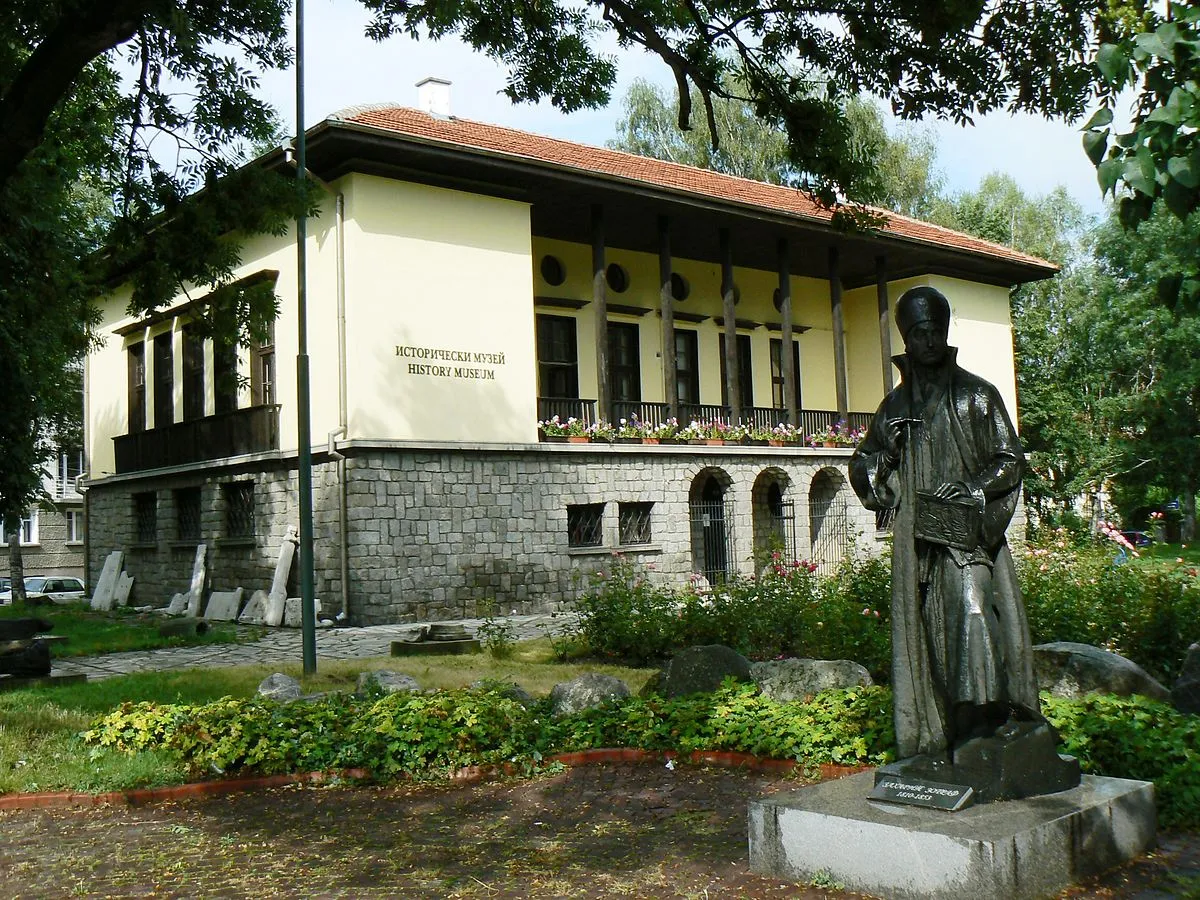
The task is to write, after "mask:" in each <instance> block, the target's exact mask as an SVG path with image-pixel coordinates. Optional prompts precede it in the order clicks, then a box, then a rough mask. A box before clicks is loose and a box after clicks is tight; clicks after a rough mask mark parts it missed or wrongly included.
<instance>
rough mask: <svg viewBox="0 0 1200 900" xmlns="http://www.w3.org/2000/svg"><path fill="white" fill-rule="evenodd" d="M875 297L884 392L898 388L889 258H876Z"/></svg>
mask: <svg viewBox="0 0 1200 900" xmlns="http://www.w3.org/2000/svg"><path fill="white" fill-rule="evenodd" d="M875 297H876V300H877V302H878V306H879V353H880V355H881V356H882V357H883V392H884V393H885V394H888V393H891V390H892V388H893V387H895V386H896V381H895V378H894V376H893V374H892V323H891V320H890V316H889V315H888V278H887V257H886V256H884V255H883V254H882V253H881V254H880V255H879V256H876V257H875Z"/></svg>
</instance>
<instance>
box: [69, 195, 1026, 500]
mask: <svg viewBox="0 0 1200 900" xmlns="http://www.w3.org/2000/svg"><path fill="white" fill-rule="evenodd" d="M335 187H337V188H339V189H341V190H343V191H344V193H345V206H346V232H345V249H346V258H345V271H346V304H347V321H346V333H347V345H348V352H347V358H346V363H345V365H346V372H347V394H348V397H349V411H348V419H349V431H348V434H347V437H348V438H351V439H354V438H361V439H415V440H443V441H478V442H526V441H533V440H535V425H536V418H537V411H536V397H537V365H536V346H535V330H534V314H535V306H534V303H533V301H532V298H533V297H534V296H545V297H557V298H563V299H573V300H581V301H588V305H586V306H585V307H584V308H582V309H580V310H578V311H574V310H570V309H560V308H552V307H546V306H542V307H538V308H537V311H539V312H545V313H550V314H553V315H561V316H572V317H574V318H575V319H576V321H577V343H578V348H579V387H580V396H581V397H583V398H594V397H595V396H596V376H595V358H596V355H595V327H594V325H595V322H594V313H593V307H592V306H591V304H590V300H591V297H592V285H591V274H590V269H591V251H590V248H589V247H587V246H586V245H583V244H570V243H566V242H563V241H554V240H546V239H542V238H532V237H531V236H530V224H529V208H528V206H527V205H526V204H524V203H520V202H515V201H509V200H502V199H496V198H490V197H483V196H479V195H474V194H470V193H465V192H461V191H453V190H446V189H441V188H434V187H428V186H421V185H415V184H408V183H404V182H397V181H391V180H387V179H382V178H377V177H373V176H366V175H357V174H355V175H349V176H346V177H344V178H342V179H341V180H340V181H339V182H338V183H337V184H336V185H335ZM308 232H309V237H308V245H307V246H308V343H309V357H310V373H311V389H312V401H311V402H312V407H311V408H312V435H313V442H314V444H315V445H318V446H319V445H323V444H324V443H325V440H326V435H327V433H328V432H329V431H331V430H333V429H334V428H336V427H337V424H338V420H339V412H338V377H339V365H338V341H337V334H338V322H337V308H336V283H337V281H336V279H337V265H336V252H335V251H336V239H335V237H336V236H335V229H334V213H333V200H332V198H331V197H329V196H323V198H322V207H321V214H320V216H319V217H318V218H316V219H314V220H310V222H309V228H308ZM547 253H551V254H553V255H555V256H556V257H558V258H559V259H560V260H561V261H562V263H563V265H564V267H565V270H566V280H565V282H564V283H563V284H561V285H558V286H553V285H549V284H547V283H545V282H544V281H543V279H542V277H541V274H540V261H541V258H542V256H543V255H544V254H547ZM242 258H243V259H244V260H245V263H244V264H243V265H242V266H240V267H239V270H238V272H237V274H238V275H239V276H246V275H251V274H253V273H255V272H258V271H260V270H263V269H275V270H278V271H279V273H280V274H279V279H278V282H277V284H276V292H277V293H278V295H279V296H280V298H281V299H282V301H283V302H282V305H281V312H280V317H279V320H278V321H277V323H276V330H275V348H276V371H277V400H278V402H279V403H280V404H281V413H280V433H281V445H282V448H281V449H283V450H285V451H286V450H294V448H295V446H296V439H295V434H296V425H297V422H296V409H297V404H296V387H295V380H296V379H295V353H296V345H297V329H298V318H297V311H296V303H295V297H296V275H295V271H296V250H295V242H294V237H293V236H292V235H291V234H289V235H286V236H283V237H270V236H260V237H255V238H252V239H250V240H249V241H247V243H246V244H245V246H244V248H243V252H242ZM607 261H608V262H610V263H617V264H619V265H621V266H623V267H624V268H625V269H626V271H627V272H628V275H629V281H630V287H629V289H628V290H627V291H625V292H623V293H620V294H618V293H616V292H613V291H610V292H609V295H608V297H609V303H610V304H612V305H628V306H634V307H641V308H646V309H649V310H651V311H650V312H649V313H647V314H646V315H642V316H632V315H623V314H620V313H613V314H612V315H611V319H612V320H613V321H627V322H632V323H636V325H637V326H638V329H639V334H640V346H641V368H642V372H641V375H642V399H643V400H645V401H647V402H661V401H662V399H663V398H664V396H665V392H664V386H663V376H662V359H661V341H662V332H661V320H660V318H659V316H658V308H659V305H660V304H659V286H658V261H657V258H656V257H655V256H654V254H649V253H634V252H630V251H625V250H619V249H609V251H608V253H607ZM674 269H675V271H676V272H678V273H680V274H681V275H683V276H684V278H685V279H686V280H687V282H688V284H689V287H690V294H689V296H688V298H687V299H686V300H684V301H682V302H678V303H677V305H676V310H677V311H678V312H680V313H685V314H689V313H690V314H694V315H701V316H706V317H707V318H706V319H705V320H704V321H702V322H700V323H688V322H683V321H679V320H677V326H678V327H679V328H681V329H684V328H686V329H692V330H694V331H696V333H697V336H698V345H699V355H700V368H701V384H700V391H701V393H700V401H701V403H705V404H718V403H720V401H721V383H720V377H719V376H720V360H719V346H720V345H719V334H720V333H721V331H722V329H721V328H719V327H718V326H717V324H716V322H715V319H716V318H717V317H719V316H721V315H722V313H723V310H722V303H721V297H720V267H719V266H718V265H716V264H714V263H705V262H698V261H694V260H686V259H677V260H675V261H674ZM734 281H735V284H736V285H737V286H738V288H739V292H740V301H739V303H738V306H737V308H736V316H737V317H738V318H740V319H748V320H751V321H755V322H777V321H778V320H779V314H778V312H777V311H776V310H775V308H774V304H773V295H774V291H775V287H776V285H777V283H778V282H777V276H776V274H775V273H774V272H766V271H758V270H750V269H744V268H740V267H735V270H734ZM915 284H932V285H935V286H937V287H939V288H940V289H941V290H943V291H944V292H945V293H946V295H947V296H948V297H949V299H950V302H951V305H952V307H953V310H954V318H953V322H952V325H951V334H950V338H951V341H952V343H954V344H955V345H957V346H959V347H960V348H961V360H962V363H963V364H964V366H965V367H966V368H968V369H970V370H971V371H975V372H978V373H979V374H980V375H982V376H983V377H985V378H987V379H989V380H990V381H992V382H993V383H995V384H996V385H997V387H999V389H1000V390H1001V393H1002V394H1003V396H1004V397H1005V400H1006V402H1007V403H1009V404H1010V408H1011V409H1012V410H1015V378H1014V371H1013V353H1012V326H1011V321H1010V319H1009V308H1008V292H1007V290H1005V289H1004V288H1001V287H993V286H988V285H981V284H974V283H971V282H966V281H961V280H957V279H951V278H944V277H928V278H918V279H907V280H904V281H897V282H893V283H892V284H890V285H889V297H890V301H891V304H892V308H893V310H894V305H895V301H896V299H897V298H898V297H899V296H900V294H901V293H902V292H903V291H904V290H906V289H907V288H909V287H911V286H913V285H915ZM204 293H205V289H203V288H194V287H193V288H191V289H189V291H188V292H187V293H186V294H184V293H181V294H180V296H179V297H177V298H176V299H175V301H174V304H173V305H175V306H179V305H182V304H183V303H186V302H187V301H188V300H191V299H196V298H200V297H203V295H204ZM792 298H793V299H792V303H793V320H794V322H795V323H796V325H797V326H798V327H800V326H807V329H808V330H806V331H805V332H804V333H803V334H800V335H798V337H797V341H798V343H799V345H800V355H801V385H800V388H801V403H802V406H803V407H804V408H806V409H834V408H836V390H835V381H834V375H833V332H832V317H831V313H830V307H829V286H828V283H827V282H825V281H824V280H823V279H813V278H800V277H796V278H793V279H792ZM843 302H844V310H845V324H846V343H847V359H848V368H849V373H848V382H849V390H850V407H851V409H852V410H858V411H867V410H873V409H874V408H875V406H876V405H877V404H878V402H879V400H880V398H881V397H882V393H883V387H882V384H883V380H882V369H881V365H880V350H879V336H878V326H877V318H876V312H875V304H876V301H875V288H874V286H867V287H863V288H859V289H856V290H851V291H846V292H845V294H844V301H843ZM127 303H128V294H127V293H126V292H125V291H123V290H120V291H117V292H115V293H114V294H113V295H112V296H111V297H108V298H104V299H102V300H101V301H100V305H101V308H102V317H103V320H102V324H101V327H100V333H101V334H102V335H106V337H105V339H104V341H103V344H102V346H101V347H100V348H99V349H97V350H96V351H95V352H94V353H93V354H92V355H91V357H90V358H89V360H88V363H87V376H86V377H87V389H88V399H87V420H88V421H87V429H88V430H87V437H88V458H89V469H90V471H91V474H92V476H93V477H99V476H101V475H103V474H106V473H111V472H112V471H113V470H114V468H115V467H114V464H113V445H112V438H113V437H114V436H116V435H120V434H124V433H125V432H126V430H127V421H128V411H127V409H126V408H125V406H126V393H127V388H126V348H127V346H128V345H129V344H130V343H131V342H132V341H135V340H137V339H138V338H139V337H140V338H144V339H152V338H153V336H154V335H155V334H156V333H158V332H160V331H163V330H171V331H172V332H173V333H174V334H175V393H176V398H175V399H176V402H175V407H176V418H178V417H179V416H180V415H181V407H182V399H181V394H182V352H181V349H182V346H181V339H180V335H179V333H178V331H179V328H180V327H181V326H182V324H183V320H181V319H168V320H166V321H164V322H161V323H159V324H157V325H155V326H153V327H152V328H150V329H143V330H142V331H141V332H138V334H135V335H132V336H129V337H125V338H121V337H118V336H116V335H115V334H113V333H112V332H113V331H114V330H115V329H118V328H121V327H123V326H126V325H128V324H131V323H133V322H134V321H135V319H134V318H133V317H131V316H130V315H129V314H128V312H127V310H126V305H127ZM740 333H745V334H749V336H750V341H751V347H752V350H751V354H752V360H753V368H754V383H753V394H754V396H753V399H754V404H755V405H756V406H760V407H766V406H770V405H771V378H770V365H769V346H770V341H771V339H772V338H778V337H779V332H778V331H771V330H769V329H768V328H766V327H759V328H755V329H750V330H748V331H742V332H740ZM892 343H893V352H900V351H901V350H902V349H903V343H902V341H901V339H900V336H899V334H898V333H897V332H896V331H895V327H894V323H893V335H892ZM397 348H400V351H399V353H398V352H397ZM423 353H428V354H429V356H427V357H424V358H423V357H422V356H421V355H420V354H423ZM437 353H441V354H443V355H447V358H440V359H439V358H433V356H434V354H437ZM454 354H457V355H459V356H460V357H462V358H453V357H452V355H454ZM239 357H240V366H241V370H242V372H243V374H246V373H248V356H247V353H246V352H245V351H242V352H241V353H240V354H239ZM206 361H207V364H208V371H209V373H210V374H209V376H208V378H209V387H208V396H207V397H206V409H207V410H208V411H209V412H211V411H212V410H213V407H214V402H215V401H214V397H213V396H212V385H211V377H212V376H211V370H212V355H211V350H210V351H209V352H208V353H207V354H206ZM146 363H147V386H148V389H147V399H148V403H147V406H148V410H147V423H148V425H153V405H152V402H149V401H151V399H152V385H153V380H154V372H153V365H154V361H153V347H152V344H151V343H147V350H146ZM422 366H427V367H433V368H432V369H421V368H420V367H422ZM414 367H416V368H414ZM430 371H433V372H435V373H436V374H427V373H428V372H430ZM468 375H474V376H477V377H468ZM246 393H247V392H246V391H243V395H242V397H241V398H240V405H241V406H247V405H248V404H249V398H248V397H247V396H246Z"/></svg>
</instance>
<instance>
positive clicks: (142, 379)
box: [125, 341, 146, 434]
mask: <svg viewBox="0 0 1200 900" xmlns="http://www.w3.org/2000/svg"><path fill="white" fill-rule="evenodd" d="M125 361H126V368H127V369H128V382H129V422H128V424H129V433H130V434H136V433H137V432H139V431H145V430H146V344H145V342H143V341H138V342H137V343H136V344H130V345H129V349H128V350H127V351H126V353H125Z"/></svg>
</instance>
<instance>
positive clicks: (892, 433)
mask: <svg viewBox="0 0 1200 900" xmlns="http://www.w3.org/2000/svg"><path fill="white" fill-rule="evenodd" d="M908 422H909V420H908V419H888V420H887V421H885V422H884V423H883V434H882V438H883V443H884V446H885V448H886V449H885V451H884V452H885V454H886V455H887V457H888V460H889V461H893V465H895V464H898V463H899V461H900V452H901V451H902V450H903V449H904V439H905V438H906V437H907V436H908V432H907V430H906V429H905V425H906V424H907V423H908Z"/></svg>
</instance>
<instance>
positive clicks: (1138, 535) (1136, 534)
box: [1121, 531, 1154, 547]
mask: <svg viewBox="0 0 1200 900" xmlns="http://www.w3.org/2000/svg"><path fill="white" fill-rule="evenodd" d="M1121 537H1123V538H1125V540H1127V541H1129V543H1131V544H1133V546H1135V547H1148V546H1149V545H1150V544H1152V543H1154V539H1153V538H1152V537H1150V535H1148V534H1146V532H1144V531H1122V532H1121Z"/></svg>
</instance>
